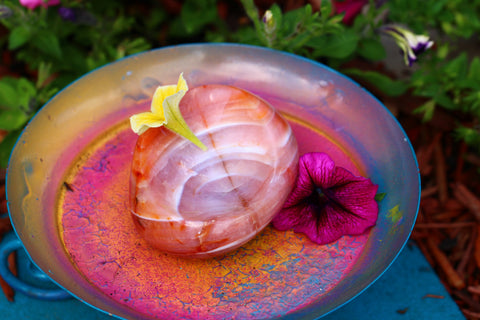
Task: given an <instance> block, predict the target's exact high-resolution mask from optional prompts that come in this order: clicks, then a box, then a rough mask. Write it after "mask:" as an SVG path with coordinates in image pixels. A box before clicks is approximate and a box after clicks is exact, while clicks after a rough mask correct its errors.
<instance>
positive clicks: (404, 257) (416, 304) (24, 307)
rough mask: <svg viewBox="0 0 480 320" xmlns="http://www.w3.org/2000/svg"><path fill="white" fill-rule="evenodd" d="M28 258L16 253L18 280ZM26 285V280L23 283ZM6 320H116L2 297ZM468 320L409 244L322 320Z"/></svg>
mask: <svg viewBox="0 0 480 320" xmlns="http://www.w3.org/2000/svg"><path fill="white" fill-rule="evenodd" d="M27 259H28V258H27V257H26V254H25V253H24V252H21V251H19V252H18V261H19V268H20V269H19V272H20V275H19V276H20V278H28V271H27V270H23V269H25V267H21V266H22V265H25V264H27V263H25V262H26V261H28V260H27ZM25 280H26V281H28V279H25ZM0 314H1V315H2V319H4V320H10V319H15V320H17V319H30V320H40V319H42V320H49V319H52V320H53V319H64V320H77V319H78V320H80V319H82V320H83V319H93V320H102V319H116V318H115V317H112V316H110V315H108V314H105V313H102V312H100V311H98V310H96V309H94V308H92V307H89V306H88V305H86V304H84V303H83V302H80V301H78V300H76V299H73V298H72V299H68V300H59V301H45V300H38V299H34V298H30V297H28V296H26V295H24V294H22V293H16V295H15V301H14V302H9V301H7V299H6V297H5V296H4V295H1V296H0ZM352 319H357V320H363V319H365V320H366V319H370V320H372V319H373V320H375V319H379V320H380V319H382V320H383V319H387V320H396V319H399V320H404V319H418V320H423V319H426V320H427V319H444V320H450V319H452V320H457V319H459V320H460V319H465V317H464V316H463V315H462V313H461V312H460V310H459V308H458V306H457V305H456V304H455V302H454V301H453V299H452V298H451V297H450V296H449V294H448V292H447V290H446V289H445V287H444V286H443V284H442V283H441V281H440V280H439V278H438V276H437V275H436V274H435V272H434V270H433V269H432V267H431V266H430V265H429V264H428V262H427V261H426V259H425V257H424V256H423V254H422V253H421V251H420V250H419V249H418V247H417V246H416V244H415V242H413V241H409V242H408V243H407V245H406V246H405V247H404V249H403V250H402V252H401V253H400V255H399V256H398V258H397V259H396V260H395V261H394V263H393V264H392V265H391V266H390V268H389V269H388V270H387V271H386V272H385V273H384V274H383V275H382V277H380V278H379V279H378V280H377V281H376V282H375V283H373V284H372V285H371V286H370V287H369V288H367V289H366V290H365V291H364V292H363V293H362V294H360V295H359V296H358V297H356V298H355V299H353V300H352V301H350V302H349V303H347V304H345V305H344V306H343V307H341V308H339V309H337V310H335V311H333V312H331V313H329V314H327V315H326V316H324V317H322V320H352Z"/></svg>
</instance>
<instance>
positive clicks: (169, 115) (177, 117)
mask: <svg viewBox="0 0 480 320" xmlns="http://www.w3.org/2000/svg"><path fill="white" fill-rule="evenodd" d="M185 93H186V92H185V91H183V90H181V91H179V92H177V93H175V94H174V95H172V96H170V97H167V98H166V99H165V101H164V102H163V108H164V112H165V118H166V123H165V127H167V128H168V129H170V130H172V131H173V132H175V133H177V134H179V135H181V136H182V137H184V138H186V139H188V140H190V141H191V142H193V143H194V144H195V145H196V146H197V147H199V148H200V149H202V150H204V151H205V150H207V147H206V146H205V145H204V144H203V143H202V142H201V141H200V140H199V139H198V138H197V136H195V134H194V133H193V132H192V130H191V129H190V128H189V127H188V125H187V123H186V122H185V119H183V116H182V113H181V112H180V100H182V98H183V96H184V95H185Z"/></svg>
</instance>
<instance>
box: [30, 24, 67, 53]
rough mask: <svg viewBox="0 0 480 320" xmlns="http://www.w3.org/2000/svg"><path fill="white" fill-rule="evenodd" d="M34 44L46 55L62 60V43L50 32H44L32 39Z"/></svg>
mask: <svg viewBox="0 0 480 320" xmlns="http://www.w3.org/2000/svg"><path fill="white" fill-rule="evenodd" d="M32 43H33V45H34V46H35V47H37V48H38V49H39V50H40V51H42V52H43V53H45V54H46V55H48V56H50V57H53V58H56V59H61V58H62V49H61V48H60V42H59V41H58V38H57V36H56V35H55V34H54V33H52V32H50V31H48V30H42V31H41V32H39V33H38V34H37V35H36V37H34V38H33V39H32Z"/></svg>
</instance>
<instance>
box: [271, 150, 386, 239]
mask: <svg viewBox="0 0 480 320" xmlns="http://www.w3.org/2000/svg"><path fill="white" fill-rule="evenodd" d="M377 189H378V186H376V185H374V184H373V183H372V182H371V181H370V179H367V178H364V177H359V176H355V175H353V174H352V173H351V172H350V171H348V170H346V169H345V168H342V167H336V166H335V163H334V162H333V160H332V159H331V158H330V157H329V156H328V155H326V154H325V153H307V154H305V155H303V156H302V157H300V160H299V173H298V176H297V180H296V183H295V186H294V189H293V191H292V192H291V194H290V196H289V198H288V199H287V201H286V202H285V205H284V206H283V208H282V210H281V211H280V212H279V213H278V214H277V215H276V216H275V217H274V219H273V221H272V224H273V226H274V227H275V228H277V229H279V230H287V229H290V228H293V230H294V231H295V232H301V233H304V234H306V235H307V236H308V237H309V238H310V239H311V240H312V241H314V242H316V243H318V244H326V243H329V242H332V241H336V240H337V239H339V238H340V237H341V236H343V235H358V234H362V233H364V232H365V231H366V230H367V229H368V228H370V227H372V226H374V225H375V223H376V221H377V218H378V204H377V202H376V201H375V195H376V193H377Z"/></svg>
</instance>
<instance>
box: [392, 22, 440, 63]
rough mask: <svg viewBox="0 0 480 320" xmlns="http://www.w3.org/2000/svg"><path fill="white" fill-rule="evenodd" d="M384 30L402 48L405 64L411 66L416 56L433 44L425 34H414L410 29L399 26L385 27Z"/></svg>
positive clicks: (416, 58)
mask: <svg viewBox="0 0 480 320" xmlns="http://www.w3.org/2000/svg"><path fill="white" fill-rule="evenodd" d="M383 30H384V32H385V33H386V34H388V35H390V36H392V37H393V38H394V39H395V42H396V43H397V45H398V46H399V47H400V49H402V51H403V54H404V59H405V64H407V65H408V66H412V65H413V63H414V62H415V61H417V60H418V56H419V55H420V54H422V53H423V52H425V51H427V50H428V49H430V48H431V47H432V46H433V41H432V40H430V38H429V37H428V36H426V35H416V34H414V33H413V32H411V31H410V30H407V29H405V28H402V27H399V26H388V27H385V28H384V29H383Z"/></svg>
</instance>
